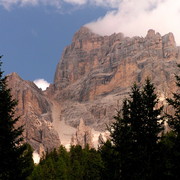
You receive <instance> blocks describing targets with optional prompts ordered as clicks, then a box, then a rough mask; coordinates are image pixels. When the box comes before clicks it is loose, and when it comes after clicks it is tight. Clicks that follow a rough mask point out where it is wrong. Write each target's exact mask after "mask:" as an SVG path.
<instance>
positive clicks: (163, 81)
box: [9, 27, 180, 149]
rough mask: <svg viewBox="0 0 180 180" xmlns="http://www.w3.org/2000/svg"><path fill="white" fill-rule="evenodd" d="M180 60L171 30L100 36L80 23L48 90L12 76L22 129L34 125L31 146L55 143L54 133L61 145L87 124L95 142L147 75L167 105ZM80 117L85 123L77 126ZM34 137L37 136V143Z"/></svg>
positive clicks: (27, 137)
mask: <svg viewBox="0 0 180 180" xmlns="http://www.w3.org/2000/svg"><path fill="white" fill-rule="evenodd" d="M179 62H180V48H179V47H178V46H176V42H175V39H174V36H173V34H172V33H168V34H166V35H164V36H161V35H160V34H159V33H156V32H155V31H154V30H149V31H148V32H147V35H146V37H138V36H137V37H133V38H129V37H125V36H124V35H123V34H122V33H118V34H112V35H111V36H100V35H97V34H94V33H93V32H91V31H90V30H89V29H88V28H86V27H82V28H81V29H80V30H79V31H78V32H76V33H75V35H74V37H73V40H72V43H71V44H70V45H69V46H67V47H66V48H65V49H64V51H63V54H62V57H61V59H60V61H59V63H58V65H57V68H56V72H55V77H54V83H53V84H51V85H50V87H49V88H48V89H47V90H46V91H41V90H40V89H38V88H37V87H36V86H35V85H34V84H33V83H32V82H28V81H24V80H21V79H20V78H19V77H18V78H17V80H16V79H14V80H13V82H14V83H15V84H16V85H13V83H12V82H11V81H9V82H10V83H9V85H10V86H11V87H12V89H13V95H14V96H15V97H16V98H18V99H20V100H19V106H18V112H19V113H20V114H22V115H23V116H22V122H24V123H25V126H26V124H28V128H26V127H25V129H26V132H29V131H30V129H31V128H32V129H35V130H34V131H31V132H30V134H31V136H30V135H29V133H28V135H26V139H28V142H30V144H33V147H35V149H38V148H39V146H41V144H43V147H44V149H47V148H51V147H52V146H57V144H58V143H57V142H59V139H58V135H59V138H60V141H61V143H62V144H64V145H65V144H66V145H67V144H69V143H70V140H71V137H72V135H73V134H76V138H77V137H79V135H78V136H77V134H78V133H77V129H76V128H77V127H82V128H83V127H86V126H88V127H89V128H91V129H92V130H91V132H92V134H93V135H94V138H92V141H96V142H97V140H98V135H99V134H100V133H102V132H104V131H105V130H106V125H107V124H109V123H111V122H112V120H113V116H114V115H115V114H116V110H117V108H119V107H120V106H121V103H122V100H123V99H124V98H125V97H127V96H128V93H129V92H130V87H131V86H132V84H133V83H135V82H137V83H138V84H140V85H142V84H143V83H144V80H145V79H146V78H147V77H149V78H151V80H152V82H153V83H154V84H155V86H156V88H157V90H156V91H157V94H158V96H159V99H160V104H164V105H165V107H166V102H165V98H166V97H170V96H171V95H172V92H174V91H176V84H175V78H174V74H175V73H177V72H178V69H177V63H179ZM13 76H16V77H17V75H15V74H11V75H10V76H9V79H10V77H11V79H12V77H13ZM16 81H17V82H16ZM18 82H21V83H20V84H21V85H18ZM165 110H168V109H167V108H165ZM82 119H83V121H84V123H85V125H86V126H85V125H83V126H81V125H80V126H79V124H82ZM80 120H81V122H80ZM38 122H41V123H40V124H41V125H38ZM31 126H32V127H31ZM42 129H43V133H40V132H41V131H40V130H42ZM56 131H57V132H58V135H57V133H56ZM86 131H87V127H86V128H84V129H82V130H79V129H78V132H81V133H79V134H86V133H83V132H86ZM88 132H90V130H89V131H88ZM73 136H74V135H73ZM86 136H87V134H86ZM87 137H91V135H88V136H87ZM43 138H44V139H43ZM34 139H36V140H37V139H38V142H39V145H38V146H37V145H36V144H38V143H37V142H36V140H35V141H34ZM80 139H85V137H84V138H80ZM90 139H91V138H90ZM76 141H77V142H78V141H79V140H78V139H76ZM49 143H50V144H49ZM80 144H84V143H82V142H81V143H80ZM49 146H50V147H49Z"/></svg>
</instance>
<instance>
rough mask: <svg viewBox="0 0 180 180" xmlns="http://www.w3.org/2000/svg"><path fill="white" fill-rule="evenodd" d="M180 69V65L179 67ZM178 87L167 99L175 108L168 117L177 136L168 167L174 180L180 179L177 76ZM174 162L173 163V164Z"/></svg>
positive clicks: (179, 103) (179, 96) (177, 76)
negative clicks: (171, 96)
mask: <svg viewBox="0 0 180 180" xmlns="http://www.w3.org/2000/svg"><path fill="white" fill-rule="evenodd" d="M178 68H180V64H179V65H178ZM175 77H176V85H177V88H178V89H177V92H176V93H173V98H171V99H170V98H169V99H167V101H168V103H169V105H170V106H171V107H173V109H174V114H169V115H167V118H168V125H169V126H170V128H171V129H172V132H173V134H174V136H175V138H174V140H173V141H172V143H174V146H173V148H171V159H170V161H171V163H170V165H171V168H169V166H168V168H167V169H168V170H169V173H170V174H172V175H173V179H180V172H179V169H180V163H179V162H180V89H179V88H180V76H179V75H176V76H175ZM172 162H173V163H172Z"/></svg>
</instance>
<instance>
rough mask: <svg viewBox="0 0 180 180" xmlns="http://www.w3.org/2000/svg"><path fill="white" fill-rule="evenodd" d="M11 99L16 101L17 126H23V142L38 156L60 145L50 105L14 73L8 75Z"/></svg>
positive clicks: (33, 86)
mask: <svg viewBox="0 0 180 180" xmlns="http://www.w3.org/2000/svg"><path fill="white" fill-rule="evenodd" d="M7 80H8V85H9V87H10V88H11V92H12V95H13V98H15V99H17V100H18V106H17V110H16V113H17V115H18V116H20V121H18V124H19V125H24V134H23V136H24V138H25V141H27V142H28V143H30V144H31V145H32V147H33V149H34V150H36V151H38V152H39V153H40V154H41V153H42V152H43V151H47V150H48V151H50V150H51V149H53V148H55V147H58V146H59V145H60V140H59V137H58V134H57V132H56V131H55V130H54V128H53V126H52V116H51V106H52V105H51V103H50V101H49V100H48V99H47V98H46V97H45V96H44V95H43V92H42V91H41V89H39V88H38V87H37V86H36V85H35V84H34V83H33V82H30V81H24V80H22V79H21V78H20V77H19V76H18V75H17V74H16V73H12V74H10V75H8V79H7Z"/></svg>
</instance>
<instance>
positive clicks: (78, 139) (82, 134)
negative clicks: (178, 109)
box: [71, 118, 93, 148]
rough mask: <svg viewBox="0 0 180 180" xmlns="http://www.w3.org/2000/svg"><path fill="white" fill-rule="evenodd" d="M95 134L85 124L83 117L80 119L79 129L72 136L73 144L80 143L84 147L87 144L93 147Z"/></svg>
mask: <svg viewBox="0 0 180 180" xmlns="http://www.w3.org/2000/svg"><path fill="white" fill-rule="evenodd" d="M92 139H93V135H92V132H91V128H90V127H88V126H86V125H85V124H84V121H83V119H82V118H81V119H80V123H79V125H78V127H77V131H76V133H75V134H73V136H72V138H71V145H80V146H82V147H83V148H85V147H86V145H89V147H90V148H93V142H92V141H93V140H92Z"/></svg>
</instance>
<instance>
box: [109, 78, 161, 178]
mask: <svg viewBox="0 0 180 180" xmlns="http://www.w3.org/2000/svg"><path fill="white" fill-rule="evenodd" d="M154 90H155V88H154V85H153V84H152V83H151V82H150V80H149V79H147V80H146V82H145V85H144V86H143V89H142V90H140V88H139V87H137V85H136V84H135V85H134V86H133V87H132V90H131V93H130V99H128V100H124V102H123V107H122V109H121V110H120V111H118V113H117V116H115V120H116V121H115V122H114V123H113V124H112V126H111V138H112V142H113V143H114V146H115V149H116V151H118V153H119V159H118V161H119V166H118V168H119V170H118V171H117V172H118V173H119V177H120V178H121V179H133V178H134V177H136V178H137V179H152V178H153V177H155V176H156V162H155V161H154V159H156V158H155V157H156V153H155V152H156V151H157V142H158V134H159V133H160V132H161V131H162V123H163V117H162V116H161V111H162V107H161V108H157V107H156V106H157V104H158V99H157V96H156V94H155V92H154Z"/></svg>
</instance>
